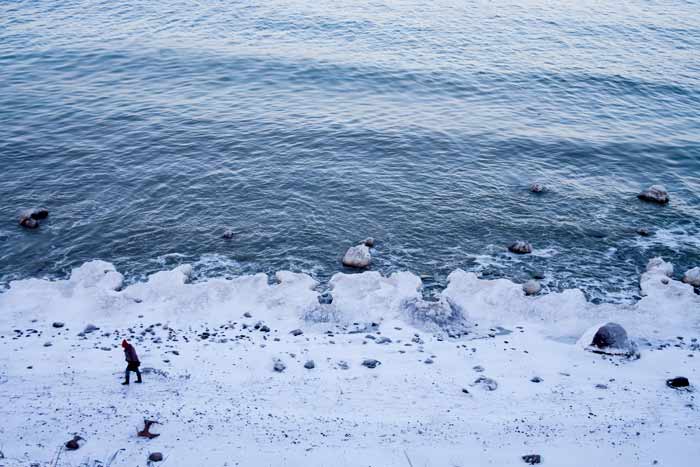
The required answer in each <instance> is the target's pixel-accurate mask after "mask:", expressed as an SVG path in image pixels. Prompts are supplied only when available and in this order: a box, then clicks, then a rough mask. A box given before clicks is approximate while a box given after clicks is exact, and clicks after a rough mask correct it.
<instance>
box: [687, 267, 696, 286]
mask: <svg viewBox="0 0 700 467" xmlns="http://www.w3.org/2000/svg"><path fill="white" fill-rule="evenodd" d="M683 282H685V283H686V284H690V285H692V286H693V287H700V267H695V268H693V269H688V270H687V271H686V272H685V274H683Z"/></svg>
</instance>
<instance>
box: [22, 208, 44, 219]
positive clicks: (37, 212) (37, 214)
mask: <svg viewBox="0 0 700 467" xmlns="http://www.w3.org/2000/svg"><path fill="white" fill-rule="evenodd" d="M25 214H27V215H29V217H31V218H32V219H34V220H37V221H40V220H42V219H46V218H47V217H49V210H48V209H46V208H34V209H31V210H30V211H27V212H26V213H25Z"/></svg>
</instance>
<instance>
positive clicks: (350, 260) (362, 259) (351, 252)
mask: <svg viewBox="0 0 700 467" xmlns="http://www.w3.org/2000/svg"><path fill="white" fill-rule="evenodd" d="M371 261H372V255H371V254H370V252H369V247H367V246H366V245H356V246H353V247H350V248H348V251H347V252H346V253H345V256H343V265H344V266H348V267H351V268H366V267H367V266H369V263H370V262H371Z"/></svg>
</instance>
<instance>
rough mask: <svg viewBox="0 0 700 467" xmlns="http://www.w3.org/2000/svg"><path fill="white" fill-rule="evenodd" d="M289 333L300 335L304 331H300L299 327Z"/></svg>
mask: <svg viewBox="0 0 700 467" xmlns="http://www.w3.org/2000/svg"><path fill="white" fill-rule="evenodd" d="M289 334H291V335H292V336H301V335H302V334H304V331H302V330H301V329H294V330H293V331H291V332H290V333H289Z"/></svg>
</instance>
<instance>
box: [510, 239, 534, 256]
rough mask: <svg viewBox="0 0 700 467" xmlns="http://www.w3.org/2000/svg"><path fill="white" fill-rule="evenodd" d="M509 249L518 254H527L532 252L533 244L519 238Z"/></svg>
mask: <svg viewBox="0 0 700 467" xmlns="http://www.w3.org/2000/svg"><path fill="white" fill-rule="evenodd" d="M508 251H510V252H511V253H516V254H518V255H526V254H528V253H532V245H531V244H530V243H529V242H526V241H524V240H518V241H516V242H513V243H511V244H510V246H508Z"/></svg>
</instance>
